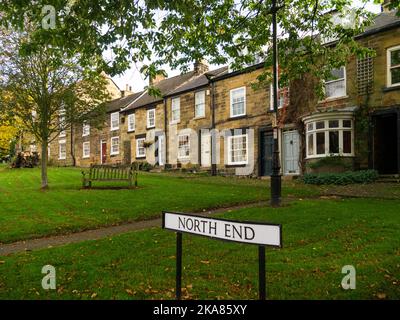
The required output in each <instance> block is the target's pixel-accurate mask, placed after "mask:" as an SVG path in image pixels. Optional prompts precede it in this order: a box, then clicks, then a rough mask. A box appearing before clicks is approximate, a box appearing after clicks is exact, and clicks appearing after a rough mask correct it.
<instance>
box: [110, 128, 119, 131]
mask: <svg viewBox="0 0 400 320" xmlns="http://www.w3.org/2000/svg"><path fill="white" fill-rule="evenodd" d="M117 130H119V127H118V128H111V129H110V131H117Z"/></svg>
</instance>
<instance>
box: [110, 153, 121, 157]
mask: <svg viewBox="0 0 400 320" xmlns="http://www.w3.org/2000/svg"><path fill="white" fill-rule="evenodd" d="M118 155H119V152H118V153H110V157H115V156H118Z"/></svg>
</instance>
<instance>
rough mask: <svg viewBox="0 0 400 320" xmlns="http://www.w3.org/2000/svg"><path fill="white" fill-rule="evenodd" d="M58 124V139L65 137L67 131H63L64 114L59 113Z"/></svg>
mask: <svg viewBox="0 0 400 320" xmlns="http://www.w3.org/2000/svg"><path fill="white" fill-rule="evenodd" d="M58 124H59V128H60V134H59V137H60V138H64V137H66V136H67V130H65V114H64V113H60V115H59V116H58Z"/></svg>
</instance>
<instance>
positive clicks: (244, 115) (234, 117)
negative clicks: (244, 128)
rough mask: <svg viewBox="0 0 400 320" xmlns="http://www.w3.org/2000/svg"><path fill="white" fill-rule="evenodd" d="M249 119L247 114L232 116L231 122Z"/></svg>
mask: <svg viewBox="0 0 400 320" xmlns="http://www.w3.org/2000/svg"><path fill="white" fill-rule="evenodd" d="M245 118H247V115H246V114H243V115H240V116H230V117H229V120H240V119H245Z"/></svg>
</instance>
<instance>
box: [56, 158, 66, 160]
mask: <svg viewBox="0 0 400 320" xmlns="http://www.w3.org/2000/svg"><path fill="white" fill-rule="evenodd" d="M58 160H67V158H58Z"/></svg>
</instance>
